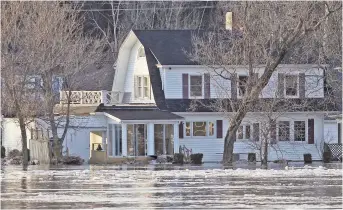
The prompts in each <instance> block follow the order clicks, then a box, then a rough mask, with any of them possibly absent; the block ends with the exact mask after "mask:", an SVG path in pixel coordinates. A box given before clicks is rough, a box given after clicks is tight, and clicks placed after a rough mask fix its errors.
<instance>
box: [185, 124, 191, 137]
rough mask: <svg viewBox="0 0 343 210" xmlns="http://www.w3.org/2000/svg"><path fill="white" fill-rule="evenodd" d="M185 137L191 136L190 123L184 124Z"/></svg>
mask: <svg viewBox="0 0 343 210" xmlns="http://www.w3.org/2000/svg"><path fill="white" fill-rule="evenodd" d="M186 136H191V123H190V122H186Z"/></svg>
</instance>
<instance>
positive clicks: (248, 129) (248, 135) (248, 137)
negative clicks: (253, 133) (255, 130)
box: [245, 125, 250, 139]
mask: <svg viewBox="0 0 343 210" xmlns="http://www.w3.org/2000/svg"><path fill="white" fill-rule="evenodd" d="M245 138H246V139H250V125H247V126H245Z"/></svg>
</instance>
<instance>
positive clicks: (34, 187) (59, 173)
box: [1, 163, 342, 209]
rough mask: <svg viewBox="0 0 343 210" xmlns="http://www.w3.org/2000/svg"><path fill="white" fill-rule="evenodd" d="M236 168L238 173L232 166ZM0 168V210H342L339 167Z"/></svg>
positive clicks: (335, 165) (150, 166) (214, 165)
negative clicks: (294, 209)
mask: <svg viewBox="0 0 343 210" xmlns="http://www.w3.org/2000/svg"><path fill="white" fill-rule="evenodd" d="M237 167H241V166H237ZM242 167H243V168H238V169H237V168H236V169H223V168H222V167H221V165H219V164H208V165H207V164H205V165H203V166H182V167H181V166H172V165H162V166H161V165H148V166H130V165H129V166H126V165H124V166H92V165H83V166H72V167H67V166H60V167H56V166H55V167H49V166H29V168H28V169H27V170H23V169H22V168H21V167H18V166H3V168H2V170H1V208H2V209H8V208H12V209H13V208H15V209H88V208H89V209H90V208H101V209H106V208H108V209H114V208H116V209H120V208H122V209H128V208H130V209H155V208H163V209H172V208H180V207H182V208H189V209H194V208H208V209H213V208H225V209H228V208H230V209H237V208H259V209H270V208H296V209H299V208H301V209H302V208H320V209H327V208H337V209H342V167H341V164H340V163H339V164H330V165H323V166H319V165H312V166H305V167H303V165H294V167H292V166H290V167H288V170H285V169H284V167H283V166H280V165H274V166H271V168H273V169H269V170H262V169H258V168H257V169H255V166H251V165H250V166H242Z"/></svg>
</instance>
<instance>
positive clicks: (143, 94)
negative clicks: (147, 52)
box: [135, 76, 150, 99]
mask: <svg viewBox="0 0 343 210" xmlns="http://www.w3.org/2000/svg"><path fill="white" fill-rule="evenodd" d="M135 98H136V99H150V78H149V76H135Z"/></svg>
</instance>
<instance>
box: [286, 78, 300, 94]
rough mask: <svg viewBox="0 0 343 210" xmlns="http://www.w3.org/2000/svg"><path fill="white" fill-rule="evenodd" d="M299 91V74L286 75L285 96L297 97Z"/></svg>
mask: <svg viewBox="0 0 343 210" xmlns="http://www.w3.org/2000/svg"><path fill="white" fill-rule="evenodd" d="M298 91H299V83H298V75H285V96H288V97H297V96H298Z"/></svg>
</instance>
